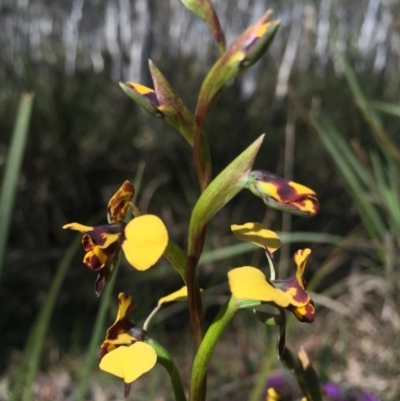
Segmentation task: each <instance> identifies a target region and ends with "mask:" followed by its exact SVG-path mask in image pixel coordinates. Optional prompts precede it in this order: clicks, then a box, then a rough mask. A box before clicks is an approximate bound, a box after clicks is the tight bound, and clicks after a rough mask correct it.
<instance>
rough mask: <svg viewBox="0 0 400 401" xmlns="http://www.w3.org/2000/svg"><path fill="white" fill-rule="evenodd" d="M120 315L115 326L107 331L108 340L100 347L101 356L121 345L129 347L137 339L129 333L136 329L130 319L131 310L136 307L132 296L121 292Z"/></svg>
mask: <svg viewBox="0 0 400 401" xmlns="http://www.w3.org/2000/svg"><path fill="white" fill-rule="evenodd" d="M118 303H119V306H118V314H117V318H116V319H115V322H114V324H113V325H112V326H111V327H110V328H109V329H108V330H107V335H106V339H105V341H104V342H103V344H102V345H101V347H100V356H101V357H103V356H104V355H105V354H106V353H108V352H110V351H112V350H113V349H115V348H117V347H118V346H120V345H129V344H132V343H134V342H135V341H136V340H137V339H136V338H135V337H133V336H132V334H131V333H130V332H129V330H130V329H132V328H133V327H135V326H136V325H135V323H133V321H132V320H131V318H130V313H131V310H132V309H133V308H134V307H135V306H136V303H135V301H134V300H133V299H132V297H131V296H129V295H127V294H125V293H123V292H121V293H120V294H119V295H118Z"/></svg>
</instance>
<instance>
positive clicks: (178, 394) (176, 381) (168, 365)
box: [144, 338, 186, 401]
mask: <svg viewBox="0 0 400 401" xmlns="http://www.w3.org/2000/svg"><path fill="white" fill-rule="evenodd" d="M144 342H145V343H148V344H149V345H151V346H152V347H153V348H154V350H155V351H156V354H157V361H158V362H159V363H160V364H161V365H162V366H164V368H165V369H166V370H167V372H168V374H169V377H170V379H171V384H172V388H173V390H174V394H175V401H186V395H185V391H184V390H183V386H182V381H181V377H180V375H179V371H178V369H177V368H176V365H175V363H174V361H173V360H172V358H171V355H170V354H169V352H168V351H167V350H166V349H165V348H164V347H163V346H162V345H161V344H159V343H158V342H156V341H154V340H153V339H152V338H148V339H146V340H144Z"/></svg>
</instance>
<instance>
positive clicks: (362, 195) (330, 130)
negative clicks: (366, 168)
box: [311, 115, 387, 256]
mask: <svg viewBox="0 0 400 401" xmlns="http://www.w3.org/2000/svg"><path fill="white" fill-rule="evenodd" d="M311 123H312V124H313V126H314V128H315V129H316V131H317V133H318V135H319V137H320V138H321V140H322V142H323V143H324V145H325V147H326V149H327V150H328V152H329V153H330V155H331V157H332V159H333V161H334V163H335V164H336V166H337V168H338V169H339V171H340V173H341V174H342V176H343V178H344V180H345V182H346V184H347V186H348V188H349V190H350V192H351V194H352V196H353V199H354V200H355V203H356V206H357V209H358V211H359V213H360V217H361V219H362V220H363V223H364V226H365V228H366V230H367V232H368V233H369V235H370V237H371V238H372V239H374V240H376V241H377V243H379V242H380V241H381V239H382V238H383V237H384V236H385V233H386V231H387V228H386V226H385V223H384V220H382V218H381V216H380V215H379V213H378V211H377V209H376V207H375V206H374V205H373V204H372V203H371V202H370V200H369V199H368V195H369V193H368V191H367V190H366V189H365V187H363V185H362V184H361V182H360V180H359V176H357V174H356V173H355V171H354V170H355V168H353V166H352V165H351V164H350V163H349V162H348V158H349V157H347V158H346V157H345V156H344V155H343V150H344V148H342V147H338V146H337V138H339V137H340V133H339V132H338V131H337V130H336V129H335V127H334V126H333V125H332V124H331V123H330V122H329V120H328V119H327V118H325V117H323V116H321V115H319V116H312V117H311ZM345 152H350V153H351V151H350V150H349V149H347V151H345ZM353 158H354V159H355V156H353ZM357 169H360V170H361V169H363V166H362V165H361V164H360V165H359V167H357ZM371 186H372V187H373V184H372V183H371ZM382 256H383V255H382Z"/></svg>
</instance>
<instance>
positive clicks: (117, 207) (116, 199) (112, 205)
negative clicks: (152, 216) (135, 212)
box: [107, 181, 135, 223]
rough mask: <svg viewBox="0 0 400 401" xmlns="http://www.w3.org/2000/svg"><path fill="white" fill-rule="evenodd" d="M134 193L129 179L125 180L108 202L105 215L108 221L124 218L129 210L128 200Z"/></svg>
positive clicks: (129, 200) (114, 221)
mask: <svg viewBox="0 0 400 401" xmlns="http://www.w3.org/2000/svg"><path fill="white" fill-rule="evenodd" d="M134 195H135V187H134V186H133V184H131V183H130V182H129V181H125V182H124V183H123V184H122V186H121V188H119V189H118V191H117V192H116V193H115V194H114V195H113V197H112V198H111V199H110V201H109V202H108V209H107V216H108V221H109V222H110V223H116V222H120V221H123V220H124V219H125V217H126V214H127V213H128V210H129V202H131V200H132V198H133V196H134Z"/></svg>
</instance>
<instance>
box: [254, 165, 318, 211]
mask: <svg viewBox="0 0 400 401" xmlns="http://www.w3.org/2000/svg"><path fill="white" fill-rule="evenodd" d="M247 188H248V189H249V190H250V191H251V192H253V194H255V195H257V196H258V197H260V198H261V199H262V200H263V201H264V203H265V204H266V205H267V206H271V207H273V208H274V209H277V210H282V211H285V212H289V213H291V214H296V215H300V216H313V215H315V214H316V213H317V212H318V210H319V202H318V199H317V195H316V193H315V192H314V191H313V190H312V189H310V188H307V187H306V186H304V185H301V184H298V183H296V182H293V181H288V180H286V179H284V178H282V177H279V176H277V175H275V174H272V173H269V172H268V171H264V170H254V171H252V172H251V173H250V174H249V180H248V182H247Z"/></svg>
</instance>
